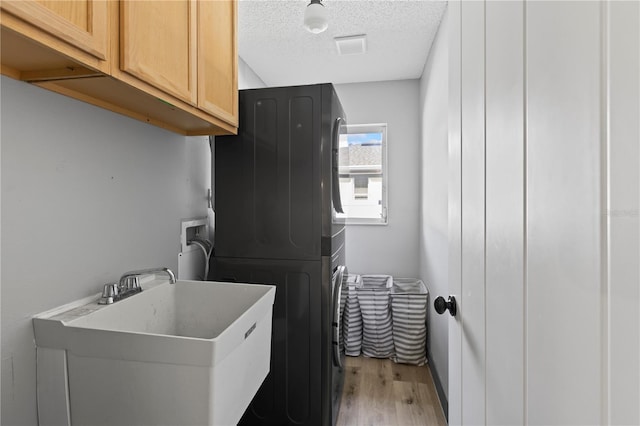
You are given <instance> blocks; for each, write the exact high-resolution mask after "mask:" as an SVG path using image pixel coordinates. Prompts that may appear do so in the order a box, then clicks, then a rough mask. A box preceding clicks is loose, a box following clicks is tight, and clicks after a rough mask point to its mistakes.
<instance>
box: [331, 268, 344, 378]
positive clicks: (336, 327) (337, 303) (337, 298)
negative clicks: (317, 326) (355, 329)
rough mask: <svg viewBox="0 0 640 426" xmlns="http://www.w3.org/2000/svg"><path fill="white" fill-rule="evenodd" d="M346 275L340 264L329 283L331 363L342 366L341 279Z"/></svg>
mask: <svg viewBox="0 0 640 426" xmlns="http://www.w3.org/2000/svg"><path fill="white" fill-rule="evenodd" d="M346 276H347V267H346V266H344V265H340V266H338V267H336V269H335V270H334V271H333V280H332V281H333V282H332V285H331V288H332V292H333V300H332V303H331V312H332V317H333V318H332V321H331V331H332V332H331V339H332V344H333V364H334V365H335V366H336V367H340V368H342V364H343V363H342V360H343V356H344V344H343V342H342V339H341V336H342V307H343V306H344V304H343V303H342V280H343V279H344V278H346Z"/></svg>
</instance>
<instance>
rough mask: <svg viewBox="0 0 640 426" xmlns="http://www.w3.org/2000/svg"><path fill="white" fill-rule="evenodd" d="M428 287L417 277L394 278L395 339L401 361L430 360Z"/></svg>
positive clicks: (398, 357)
mask: <svg viewBox="0 0 640 426" xmlns="http://www.w3.org/2000/svg"><path fill="white" fill-rule="evenodd" d="M428 296H429V293H428V291H427V287H426V286H425V285H424V283H423V282H422V281H421V280H418V279H414V278H394V280H393V287H392V289H391V311H392V314H393V342H394V345H395V352H396V353H395V357H393V360H394V361H395V362H398V363H404V364H414V365H424V364H425V363H426V362H427V351H426V339H427V326H426V318H427V298H428Z"/></svg>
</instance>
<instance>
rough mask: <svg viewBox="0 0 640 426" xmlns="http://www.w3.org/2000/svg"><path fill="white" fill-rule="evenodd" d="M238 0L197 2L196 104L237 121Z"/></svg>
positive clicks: (230, 122)
mask: <svg viewBox="0 0 640 426" xmlns="http://www.w3.org/2000/svg"><path fill="white" fill-rule="evenodd" d="M236 32H237V1H236V0H213V1H211V0H205V1H200V2H198V107H199V108H200V109H202V110H204V111H207V112H208V113H210V114H213V115H215V116H217V117H219V118H221V119H223V120H225V121H227V122H228V123H229V124H233V125H237V124H238V49H237V37H236Z"/></svg>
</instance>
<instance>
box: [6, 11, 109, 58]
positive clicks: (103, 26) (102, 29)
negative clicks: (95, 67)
mask: <svg viewBox="0 0 640 426" xmlns="http://www.w3.org/2000/svg"><path fill="white" fill-rule="evenodd" d="M0 5H1V7H2V9H3V10H5V11H7V12H9V13H11V14H12V15H15V16H16V17H18V18H20V19H22V20H24V21H26V22H28V23H30V24H32V25H34V26H35V27H37V28H38V29H40V30H42V31H45V32H46V33H49V34H51V35H53V36H54V37H57V38H58V39H61V40H64V41H65V42H67V43H68V44H70V45H71V46H74V47H76V48H78V49H80V50H82V51H84V52H86V53H88V54H90V55H92V56H94V57H96V58H98V59H100V60H106V58H107V45H108V40H107V24H108V19H107V1H106V0H74V1H60V0H19V1H2V2H1V3H0Z"/></svg>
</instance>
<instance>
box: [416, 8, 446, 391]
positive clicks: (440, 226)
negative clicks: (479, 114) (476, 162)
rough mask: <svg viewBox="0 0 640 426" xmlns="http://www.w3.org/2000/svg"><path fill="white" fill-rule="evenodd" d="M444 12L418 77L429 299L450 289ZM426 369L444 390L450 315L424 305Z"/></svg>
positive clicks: (424, 272)
mask: <svg viewBox="0 0 640 426" xmlns="http://www.w3.org/2000/svg"><path fill="white" fill-rule="evenodd" d="M447 16H448V14H447V13H446V12H445V15H444V17H443V20H442V22H441V24H440V29H439V30H438V34H437V36H436V39H435V41H434V43H433V46H432V47H431V53H430V54H429V58H428V60H427V63H426V65H425V68H424V72H423V74H422V79H421V80H420V117H421V122H422V129H421V132H422V133H421V136H422V143H421V155H420V158H421V162H422V169H421V171H422V174H421V177H420V184H421V185H420V200H421V204H420V251H419V253H420V277H421V278H422V280H423V281H424V282H425V284H426V285H427V287H428V288H429V294H430V302H433V300H434V299H435V298H436V297H438V296H444V297H446V296H447V295H448V294H449V283H448V275H449V274H448V254H449V253H448V176H449V174H448V167H447V164H448V161H449V154H448V96H449V92H448V82H449V79H448V72H449V64H448V45H447V43H448V41H447V31H448V24H447V22H448V19H447ZM427 313H428V320H427V321H428V324H429V330H428V332H427V336H428V347H429V358H430V360H431V369H432V371H433V374H434V376H437V379H438V380H439V381H440V383H441V385H442V388H443V390H444V393H445V395H446V394H448V390H449V378H448V374H449V347H448V345H449V338H448V335H449V329H448V327H449V319H448V318H449V315H437V314H436V313H435V311H434V310H433V309H431V308H430V309H428V310H427Z"/></svg>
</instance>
